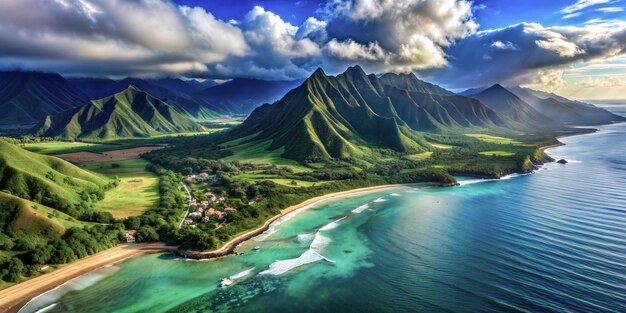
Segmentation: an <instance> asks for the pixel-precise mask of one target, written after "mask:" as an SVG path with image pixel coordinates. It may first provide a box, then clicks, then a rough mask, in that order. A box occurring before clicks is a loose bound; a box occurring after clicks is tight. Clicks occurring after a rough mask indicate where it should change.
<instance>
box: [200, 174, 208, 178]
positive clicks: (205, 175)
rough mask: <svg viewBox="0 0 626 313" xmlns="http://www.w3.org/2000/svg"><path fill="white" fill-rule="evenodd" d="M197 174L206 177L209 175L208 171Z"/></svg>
mask: <svg viewBox="0 0 626 313" xmlns="http://www.w3.org/2000/svg"><path fill="white" fill-rule="evenodd" d="M198 176H200V177H204V178H207V177H209V174H208V173H200V174H198Z"/></svg>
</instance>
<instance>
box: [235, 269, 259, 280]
mask: <svg viewBox="0 0 626 313" xmlns="http://www.w3.org/2000/svg"><path fill="white" fill-rule="evenodd" d="M252 271H254V267H253V268H249V269H247V270H245V271H242V272H239V273H237V274H235V275H233V276H231V277H230V279H232V280H236V279H239V278H243V277H246V276H248V275H250V273H252Z"/></svg>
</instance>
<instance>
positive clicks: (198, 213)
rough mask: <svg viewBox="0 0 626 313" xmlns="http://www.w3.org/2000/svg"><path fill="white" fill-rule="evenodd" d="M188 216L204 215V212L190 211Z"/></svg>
mask: <svg viewBox="0 0 626 313" xmlns="http://www.w3.org/2000/svg"><path fill="white" fill-rule="evenodd" d="M188 216H189V217H196V216H202V213H201V212H191V213H189V215H188Z"/></svg>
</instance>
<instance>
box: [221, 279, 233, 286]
mask: <svg viewBox="0 0 626 313" xmlns="http://www.w3.org/2000/svg"><path fill="white" fill-rule="evenodd" d="M233 283H234V281H232V280H230V279H228V278H222V280H221V281H220V287H222V288H224V287H228V286H230V285H232V284H233Z"/></svg>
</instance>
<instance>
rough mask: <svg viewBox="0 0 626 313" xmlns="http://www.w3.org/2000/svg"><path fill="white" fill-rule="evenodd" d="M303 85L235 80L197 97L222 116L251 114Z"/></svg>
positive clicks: (245, 79) (246, 79)
mask: <svg viewBox="0 0 626 313" xmlns="http://www.w3.org/2000/svg"><path fill="white" fill-rule="evenodd" d="M301 83H302V81H301V80H292V81H269V80H259V79H248V78H235V79H233V80H231V81H228V82H225V83H223V84H220V85H217V86H214V87H210V88H207V89H205V90H202V91H200V92H198V93H197V94H196V96H197V97H200V98H201V99H203V100H204V101H206V102H207V103H208V105H209V107H210V108H211V109H212V110H214V111H217V112H220V113H222V114H249V113H250V112H252V110H254V109H255V108H256V107H258V106H260V105H261V104H264V103H272V102H274V101H276V100H278V99H280V98H281V97H282V96H283V95H285V94H286V93H287V92H288V91H289V90H291V89H293V88H295V87H297V86H298V85H300V84H301Z"/></svg>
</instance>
